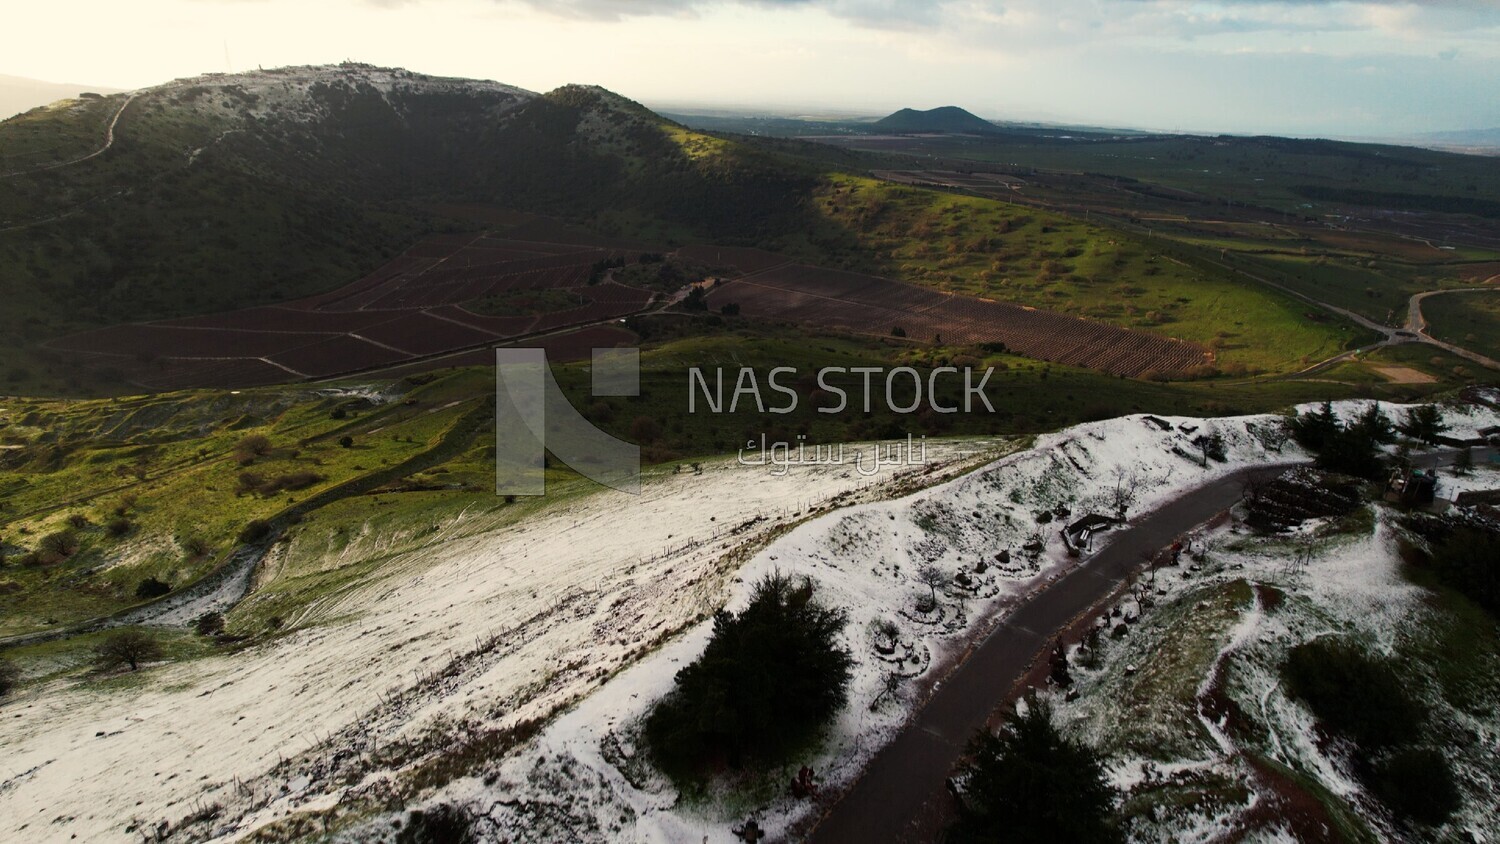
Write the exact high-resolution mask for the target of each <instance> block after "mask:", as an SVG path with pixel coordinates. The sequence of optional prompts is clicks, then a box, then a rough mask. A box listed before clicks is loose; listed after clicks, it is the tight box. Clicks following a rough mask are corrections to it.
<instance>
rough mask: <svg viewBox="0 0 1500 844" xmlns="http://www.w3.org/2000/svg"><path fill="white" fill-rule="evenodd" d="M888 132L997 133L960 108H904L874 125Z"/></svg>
mask: <svg viewBox="0 0 1500 844" xmlns="http://www.w3.org/2000/svg"><path fill="white" fill-rule="evenodd" d="M872 125H873V126H874V128H876V129H882V130H885V131H888V132H996V131H999V130H998V129H997V128H996V126H995V124H993V123H991V122H989V121H988V120H985V119H984V118H982V117H979V116H978V115H976V114H974V113H973V112H970V111H967V110H965V109H962V108H959V107H958V106H938V107H937V108H930V109H927V110H926V111H921V110H918V109H914V108H903V109H901V110H900V111H898V112H896V113H894V114H891V115H889V116H887V117H883V118H881V119H880V120H877V121H875V123H874V124H872Z"/></svg>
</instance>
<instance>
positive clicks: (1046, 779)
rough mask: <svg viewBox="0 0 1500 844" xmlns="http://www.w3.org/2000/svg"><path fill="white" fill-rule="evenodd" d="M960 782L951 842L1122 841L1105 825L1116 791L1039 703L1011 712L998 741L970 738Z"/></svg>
mask: <svg viewBox="0 0 1500 844" xmlns="http://www.w3.org/2000/svg"><path fill="white" fill-rule="evenodd" d="M959 779H960V780H961V781H962V782H963V793H962V796H961V798H960V800H959V818H958V822H957V824H955V825H954V827H953V830H952V836H951V840H953V841H958V842H1006V844H1029V842H1038V844H1057V842H1062V841H1067V842H1080V844H1093V843H1094V842H1117V841H1123V840H1124V838H1123V836H1121V834H1120V832H1119V830H1117V829H1116V828H1115V827H1114V826H1113V824H1112V823H1111V817H1110V816H1111V814H1112V812H1113V809H1114V801H1115V791H1114V789H1113V788H1111V787H1110V785H1109V782H1108V780H1106V779H1105V776H1104V764H1103V762H1102V761H1101V760H1100V758H1099V755H1098V753H1096V752H1095V751H1094V749H1093V748H1091V747H1089V746H1087V745H1085V744H1082V743H1081V742H1078V741H1074V740H1072V739H1068V738H1065V737H1064V736H1063V735H1062V734H1061V733H1059V732H1058V730H1057V727H1056V726H1054V725H1053V723H1052V710H1051V708H1050V707H1048V706H1047V705H1045V704H1041V703H1037V702H1035V701H1032V702H1031V703H1030V705H1029V706H1027V708H1026V713H1025V714H1020V713H1012V714H1011V715H1010V716H1009V717H1008V718H1006V722H1005V726H1004V727H1003V728H1002V729H1001V730H1000V733H999V735H991V734H990V733H988V732H986V731H981V732H980V733H979V734H978V735H976V736H975V737H974V739H973V741H971V742H970V744H969V760H968V761H966V762H965V763H964V764H963V766H962V767H961V768H960V770H959Z"/></svg>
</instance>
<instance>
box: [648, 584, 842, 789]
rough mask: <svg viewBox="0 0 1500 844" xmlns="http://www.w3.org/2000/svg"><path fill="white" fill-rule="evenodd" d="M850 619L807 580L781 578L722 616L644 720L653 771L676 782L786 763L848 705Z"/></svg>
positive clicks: (757, 589)
mask: <svg viewBox="0 0 1500 844" xmlns="http://www.w3.org/2000/svg"><path fill="white" fill-rule="evenodd" d="M845 623H846V616H845V614H844V612H843V611H842V610H836V609H831V608H828V607H825V606H823V605H822V604H820V603H819V602H818V601H817V600H816V599H815V598H814V597H813V586H812V583H811V582H810V581H803V582H801V583H794V582H793V581H792V580H791V579H789V578H787V577H785V576H783V575H780V574H777V575H770V576H767V577H766V578H765V579H764V580H762V581H760V583H758V584H756V586H755V590H754V593H753V596H752V598H751V600H750V605H749V606H747V607H745V609H743V610H741V611H740V612H739V613H737V614H736V613H730V612H727V611H723V610H721V611H719V613H718V614H716V615H715V616H714V631H713V637H712V638H711V639H710V640H709V643H708V647H707V648H706V649H705V650H704V652H703V655H702V656H701V657H699V658H698V659H697V661H696V662H694V663H693V664H691V665H689V666H687V667H686V668H684V669H682V670H681V671H679V672H678V673H677V685H676V688H674V689H673V691H672V692H671V694H669V695H668V696H667V697H666V698H665V699H663V700H662V702H661V703H660V704H658V705H657V707H656V709H655V710H653V711H652V713H651V715H650V716H649V717H648V718H647V720H646V737H647V740H648V741H649V743H650V745H651V748H652V753H653V755H654V757H655V759H656V761H657V763H658V764H659V765H660V766H661V767H662V768H663V770H666V771H667V772H669V773H671V774H673V775H674V776H692V775H695V774H699V773H702V772H703V771H704V770H705V769H706V768H712V767H715V766H718V765H721V764H727V765H729V766H730V767H741V766H744V765H747V764H762V763H764V764H775V763H778V762H781V761H784V760H785V759H787V757H788V756H789V755H790V754H792V753H794V752H795V751H796V750H797V749H799V748H801V747H803V746H804V745H805V744H806V742H807V741H808V740H809V739H810V738H811V737H812V736H813V735H814V734H815V733H816V732H817V730H818V729H820V728H821V727H822V726H823V725H824V724H826V723H827V721H828V720H829V719H830V718H832V717H833V715H834V714H835V713H836V712H837V711H838V709H839V707H841V706H842V705H843V704H844V700H845V695H846V691H847V688H848V685H849V669H850V665H851V664H852V660H851V658H850V656H849V653H848V651H845V650H844V649H843V648H841V647H839V644H838V638H839V634H840V633H841V632H842V631H843V629H844V624H845Z"/></svg>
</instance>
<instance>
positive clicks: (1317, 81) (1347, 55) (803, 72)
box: [0, 0, 1500, 135]
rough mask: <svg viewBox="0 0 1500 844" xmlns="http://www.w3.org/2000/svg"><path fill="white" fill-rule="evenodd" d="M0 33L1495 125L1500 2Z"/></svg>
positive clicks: (55, 43)
mask: <svg viewBox="0 0 1500 844" xmlns="http://www.w3.org/2000/svg"><path fill="white" fill-rule="evenodd" d="M0 20H4V21H5V23H6V27H5V30H4V32H5V34H4V35H3V36H0V45H3V46H0V73H8V74H15V75H18V76H26V77H31V78H36V79H45V80H58V81H60V80H69V81H77V82H84V83H89V84H94V85H101V86H114V87H120V88H136V87H142V86H147V85H152V84H156V83H159V82H164V81H166V80H169V79H173V78H177V77H182V76H191V75H195V74H197V73H202V72H205V71H216V70H226V69H233V70H245V69H253V68H255V67H256V66H257V65H259V66H263V67H276V66H281V65H288V64H318V63H326V62H338V61H342V60H344V59H354V60H357V61H363V62H370V63H373V64H380V65H395V66H400V67H405V68H408V69H410V70H415V71H421V72H425V73H433V74H440V75H448V76H471V77H479V78H486V79H496V80H499V81H502V82H507V83H511V84H514V85H519V86H521V87H524V88H530V89H532V90H538V91H545V90H548V89H550V88H553V87H556V86H557V85H560V84H563V83H566V82H587V83H594V84H599V85H603V86H605V87H607V88H610V89H613V90H615V91H618V92H619V93H621V94H624V95H626V96H628V97H631V98H633V99H636V100H640V101H642V102H645V103H647V104H648V105H653V106H656V107H663V106H681V105H701V106H714V105H717V106H721V107H745V106H753V107H762V108H777V109H782V110H786V109H792V110H803V111H834V110H837V111H849V112H862V113H883V112H887V111H890V110H893V109H895V108H897V107H901V106H913V107H918V108H929V107H932V106H938V105H948V104H953V105H961V106H964V107H965V108H968V109H969V110H971V111H974V112H976V113H978V114H979V115H981V116H983V117H989V118H1008V119H1020V120H1035V119H1040V120H1063V121H1074V122H1091V123H1098V124H1105V125H1111V126H1136V127H1145V128H1156V129H1182V130H1199V131H1204V130H1206V131H1230V132H1275V133H1284V134H1302V135H1311V134H1324V135H1392V134H1405V133H1412V132H1427V131H1437V130H1448V129H1469V128H1491V127H1500V0H1448V2H1437V1H1436V0H1354V1H1353V2H1327V0H1204V1H1203V2H1195V1H1194V0H936V2H925V3H920V2H894V0H635V2H627V0H559V2H543V0H132V2H120V0H109V2H103V1H102V0H46V2H26V3H24V5H23V4H11V5H10V8H8V9H6V10H5V11H4V12H0Z"/></svg>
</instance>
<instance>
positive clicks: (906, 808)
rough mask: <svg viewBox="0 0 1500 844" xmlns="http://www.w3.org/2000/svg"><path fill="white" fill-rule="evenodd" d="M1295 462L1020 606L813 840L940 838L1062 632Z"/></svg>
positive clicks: (1173, 508)
mask: <svg viewBox="0 0 1500 844" xmlns="http://www.w3.org/2000/svg"><path fill="white" fill-rule="evenodd" d="M1290 465H1293V464H1291V463H1287V464H1278V465H1270V466H1257V467H1254V468H1250V469H1244V470H1241V471H1239V472H1235V473H1233V474H1231V475H1226V476H1225V477H1223V478H1220V479H1219V480H1216V481H1213V482H1210V483H1209V484H1208V485H1207V486H1204V487H1200V488H1199V489H1197V490H1194V491H1192V492H1190V493H1188V494H1186V495H1183V496H1180V497H1178V498H1177V499H1175V500H1174V501H1172V502H1171V503H1169V504H1166V505H1165V506H1163V507H1161V508H1159V509H1157V510H1155V511H1153V512H1151V513H1149V514H1147V515H1145V516H1143V517H1141V518H1140V519H1139V520H1138V521H1137V522H1136V523H1135V524H1133V525H1131V526H1129V527H1127V528H1125V529H1124V530H1122V531H1118V532H1116V533H1115V535H1114V537H1113V538H1112V539H1111V540H1110V543H1109V545H1108V546H1107V547H1106V548H1104V550H1102V551H1100V552H1099V553H1097V554H1095V555H1094V556H1093V557H1091V558H1089V559H1088V560H1087V561H1086V562H1085V563H1084V564H1083V565H1081V566H1079V567H1078V568H1075V569H1073V570H1072V571H1071V572H1068V573H1067V574H1066V575H1064V576H1063V577H1061V578H1060V579H1058V580H1056V581H1054V582H1053V583H1052V584H1051V585H1049V586H1048V587H1046V588H1045V589H1043V590H1042V591H1040V592H1038V593H1036V594H1035V595H1034V596H1032V597H1031V598H1030V599H1028V600H1027V601H1025V602H1024V603H1022V604H1020V605H1019V606H1017V607H1016V608H1015V609H1014V610H1013V611H1012V612H1011V613H1010V615H1009V616H1007V617H1006V618H1005V620H1004V621H1002V622H1001V623H1000V624H999V625H998V626H996V627H995V628H994V629H993V630H992V631H991V632H990V633H989V634H988V635H987V636H986V637H985V638H984V639H983V640H982V641H981V642H980V643H979V644H978V645H977V646H975V647H974V648H973V649H972V650H971V652H970V653H969V655H968V656H967V658H965V659H964V661H963V662H962V663H960V664H959V665H958V667H957V668H955V669H953V670H952V671H951V672H950V673H949V675H948V676H947V677H945V678H943V680H942V681H941V682H940V683H939V684H938V686H937V687H936V689H935V691H934V692H933V693H932V696H931V697H930V698H929V699H928V700H927V702H926V703H925V704H924V705H923V706H922V708H921V709H920V710H918V711H917V712H916V714H915V715H913V716H912V718H911V720H910V721H908V722H907V725H906V727H905V729H903V730H902V731H901V733H900V734H898V735H897V736H896V738H895V739H894V740H893V741H892V742H891V743H890V744H888V745H886V746H885V747H884V748H883V749H882V750H881V751H880V752H879V753H878V754H876V756H875V758H874V759H873V760H871V762H870V764H869V766H868V767H866V768H865V772H864V774H863V775H862V776H861V777H860V778H859V780H857V781H856V782H855V783H854V785H853V786H852V787H851V788H850V789H849V791H848V792H847V793H846V794H845V795H844V796H843V797H842V798H841V799H840V800H839V802H838V803H836V804H834V806H833V807H832V808H831V809H830V810H829V811H828V812H827V813H826V814H825V815H824V817H823V818H822V820H821V821H819V823H818V825H817V827H816V828H815V829H814V830H813V832H812V834H811V835H810V836H809V840H810V841H813V842H819V844H821V843H822V842H827V844H843V842H856V841H861V842H862V841H881V842H906V841H925V840H930V831H931V830H932V828H933V826H934V825H935V824H936V823H940V822H941V818H942V817H943V816H944V815H945V813H946V811H947V806H946V804H947V801H948V800H949V798H948V796H947V792H946V790H945V788H944V784H945V782H946V781H947V779H948V775H949V773H950V772H951V771H952V770H953V766H954V765H955V764H956V763H957V762H958V759H959V756H960V755H961V754H962V753H963V750H964V747H965V745H966V744H967V743H968V741H969V737H970V736H972V735H974V733H975V732H976V731H977V730H979V729H980V728H981V727H983V726H984V725H985V722H986V721H987V720H988V719H989V717H990V715H991V714H992V713H993V712H994V711H995V709H996V707H997V706H998V705H999V704H1000V703H1002V702H1004V701H1005V700H1007V699H1008V698H1009V697H1010V695H1011V693H1012V692H1013V691H1014V690H1015V688H1016V686H1017V684H1018V683H1019V682H1020V681H1021V678H1022V677H1024V676H1025V675H1026V673H1027V671H1028V670H1029V669H1030V667H1031V665H1032V663H1033V661H1034V660H1035V659H1036V658H1037V656H1038V655H1039V654H1040V653H1041V651H1042V650H1043V649H1044V648H1045V647H1046V646H1047V645H1048V644H1049V643H1051V641H1052V639H1053V638H1054V637H1055V636H1056V635H1057V634H1058V632H1059V631H1061V630H1063V629H1064V628H1066V627H1068V626H1069V625H1070V624H1072V623H1073V621H1074V620H1075V619H1077V618H1078V617H1079V616H1081V615H1083V614H1085V613H1088V612H1091V611H1093V609H1094V607H1095V605H1096V604H1098V603H1099V602H1100V601H1102V600H1104V599H1105V598H1106V597H1108V596H1109V595H1110V594H1111V593H1112V592H1114V591H1115V590H1116V589H1117V588H1118V587H1119V586H1120V584H1121V583H1123V582H1124V581H1125V580H1126V579H1127V578H1129V577H1130V575H1131V573H1132V572H1134V571H1135V570H1136V569H1137V568H1139V567H1140V565H1141V556H1140V552H1141V551H1142V550H1143V549H1149V550H1153V551H1155V550H1157V549H1160V548H1164V547H1166V546H1167V545H1170V544H1171V543H1172V542H1173V540H1175V539H1176V538H1177V537H1178V536H1180V535H1182V534H1183V533H1186V532H1187V531H1189V530H1191V529H1192V528H1194V527H1197V526H1198V525H1200V524H1203V523H1204V522H1206V521H1208V520H1209V519H1211V518H1213V517H1214V516H1215V515H1217V514H1218V513H1220V512H1221V511H1223V510H1225V509H1226V508H1228V507H1230V506H1231V505H1233V504H1234V503H1235V502H1236V501H1238V500H1239V499H1240V497H1241V495H1242V494H1243V491H1244V485H1245V481H1246V480H1247V479H1248V478H1251V477H1254V476H1257V475H1275V474H1277V473H1279V472H1281V471H1283V470H1285V469H1286V468H1287V467H1288V466H1290Z"/></svg>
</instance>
